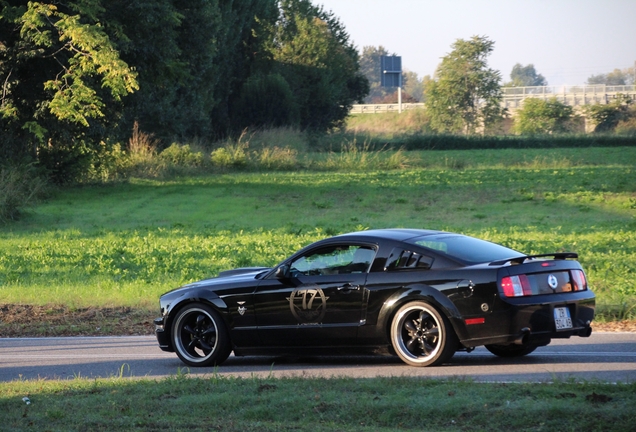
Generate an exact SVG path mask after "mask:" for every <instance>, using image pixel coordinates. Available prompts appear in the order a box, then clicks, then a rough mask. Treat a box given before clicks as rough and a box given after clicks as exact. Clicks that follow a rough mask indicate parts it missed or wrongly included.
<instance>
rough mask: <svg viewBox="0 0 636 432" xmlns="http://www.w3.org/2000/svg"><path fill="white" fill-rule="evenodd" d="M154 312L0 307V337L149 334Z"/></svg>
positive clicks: (125, 308) (10, 305)
mask: <svg viewBox="0 0 636 432" xmlns="http://www.w3.org/2000/svg"><path fill="white" fill-rule="evenodd" d="M157 314H158V312H157V311H152V310H146V309H135V308H130V307H112V308H94V307H91V308H80V309H72V308H69V307H68V306H64V305H45V306H37V305H14V304H0V336H1V337H45V336H124V335H152V334H154V328H153V324H152V320H153V319H154V318H155V317H156V316H157Z"/></svg>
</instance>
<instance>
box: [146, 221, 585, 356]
mask: <svg viewBox="0 0 636 432" xmlns="http://www.w3.org/2000/svg"><path fill="white" fill-rule="evenodd" d="M576 258H578V256H577V255H576V254H574V253H553V254H547V255H533V256H529V255H525V254H523V253H520V252H517V251H515V250H512V249H509V248H506V247H503V246H500V245H497V244H494V243H490V242H487V241H484V240H480V239H476V238H473V237H468V236H465V235H460V234H454V233H448V232H442V231H429V230H415V229H386V230H372V231H362V232H356V233H350V234H343V235H339V236H336V237H332V238H328V239H324V240H321V241H318V242H316V243H313V244H311V245H309V246H307V247H305V248H303V249H302V250H300V251H298V252H296V253H295V254H294V255H292V256H291V257H290V258H288V259H286V260H285V261H283V262H282V263H280V264H279V265H277V266H276V267H274V268H242V269H236V270H230V271H225V272H222V273H221V274H219V276H218V277H216V278H212V279H207V280H203V281H200V282H196V283H192V284H189V285H186V286H184V287H182V288H179V289H176V290H174V291H170V292H168V293H166V294H164V295H163V296H161V299H160V303H161V318H157V319H156V320H155V331H156V335H157V340H158V341H159V346H160V347H161V349H162V350H164V351H170V352H176V353H177V355H178V356H179V358H180V359H181V360H182V361H183V362H184V363H186V364H187V365H189V366H210V365H215V364H220V363H222V362H223V361H224V360H225V359H227V357H228V356H229V354H230V352H231V351H234V354H235V355H237V356H244V355H254V354H286V353H300V352H305V353H307V352H311V353H326V354H335V353H344V352H349V353H351V352H352V351H354V352H361V351H373V352H391V353H396V354H397V355H398V356H399V357H400V358H401V359H402V360H403V361H404V362H405V363H407V364H409V365H412V366H431V365H438V364H441V363H443V362H445V361H447V360H449V359H450V358H451V357H452V356H453V354H454V353H455V351H458V350H465V351H471V350H472V349H473V348H474V347H475V346H479V345H485V347H486V348H487V349H488V350H489V351H490V352H492V353H493V354H496V355H498V356H504V357H516V356H523V355H526V354H528V353H530V352H532V351H534V350H535V349H536V348H537V347H539V346H543V345H547V344H548V343H550V340H551V339H552V338H569V337H570V336H583V337H587V336H589V335H590V334H591V332H592V329H591V327H590V323H591V321H592V319H593V318H594V308H595V297H594V294H593V293H592V291H590V290H589V289H588V286H587V280H586V276H585V273H584V272H583V269H582V268H581V265H580V264H579V262H578V261H576Z"/></svg>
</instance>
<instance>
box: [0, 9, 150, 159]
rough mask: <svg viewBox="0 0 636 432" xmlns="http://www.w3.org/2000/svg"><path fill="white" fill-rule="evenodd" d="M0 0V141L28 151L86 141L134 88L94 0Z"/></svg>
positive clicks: (110, 118)
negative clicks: (61, 0) (0, 139)
mask: <svg viewBox="0 0 636 432" xmlns="http://www.w3.org/2000/svg"><path fill="white" fill-rule="evenodd" d="M0 4H1V6H2V12H1V13H0V79H1V81H2V83H3V91H2V96H1V97H2V100H1V103H0V127H2V131H3V141H4V140H8V138H7V137H11V138H12V140H13V145H14V146H16V145H20V143H27V146H28V147H27V148H23V149H22V150H20V149H14V150H16V151H15V153H23V154H24V153H31V155H33V156H35V155H36V154H37V153H38V151H39V150H48V149H55V148H57V147H64V146H66V145H67V144H68V143H67V140H73V139H79V140H81V141H82V142H83V143H84V145H87V146H88V147H90V146H91V143H94V142H95V140H96V139H97V136H99V135H100V132H101V131H103V130H104V128H105V127H107V125H108V124H109V123H112V122H113V121H115V120H116V118H117V107H120V106H121V102H122V99H123V97H124V96H126V95H128V94H130V93H132V92H134V91H136V90H138V88H139V86H138V82H137V72H136V71H134V70H133V68H132V67H130V66H129V65H128V64H127V63H126V62H125V61H123V60H122V59H121V57H120V55H119V51H118V50H117V48H116V46H115V44H114V43H113V41H112V40H111V38H110V37H109V35H108V34H107V32H106V29H105V27H104V26H103V25H101V24H100V18H99V17H100V16H101V14H103V12H104V8H103V7H102V6H101V4H100V2H99V0H77V1H70V2H68V3H64V4H62V3H59V2H48V3H47V2H24V1H12V2H7V1H4V2H2V3H0ZM3 144H6V141H5V142H4V143H3ZM22 145H24V144H22ZM3 147H4V146H3ZM38 147H39V149H38ZM29 149H30V150H29Z"/></svg>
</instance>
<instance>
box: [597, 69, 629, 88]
mask: <svg viewBox="0 0 636 432" xmlns="http://www.w3.org/2000/svg"><path fill="white" fill-rule="evenodd" d="M634 82H635V79H634V68H633V67H631V68H625V69H614V70H613V71H612V72H610V73H607V74H599V75H592V76H590V77H589V78H588V79H587V84H590V85H594V84H605V85H632V84H634Z"/></svg>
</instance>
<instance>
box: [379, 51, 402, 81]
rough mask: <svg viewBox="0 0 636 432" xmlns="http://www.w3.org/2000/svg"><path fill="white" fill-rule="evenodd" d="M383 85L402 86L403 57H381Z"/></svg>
mask: <svg viewBox="0 0 636 432" xmlns="http://www.w3.org/2000/svg"><path fill="white" fill-rule="evenodd" d="M380 68H381V74H380V80H381V85H382V87H402V57H400V56H382V57H380Z"/></svg>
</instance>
